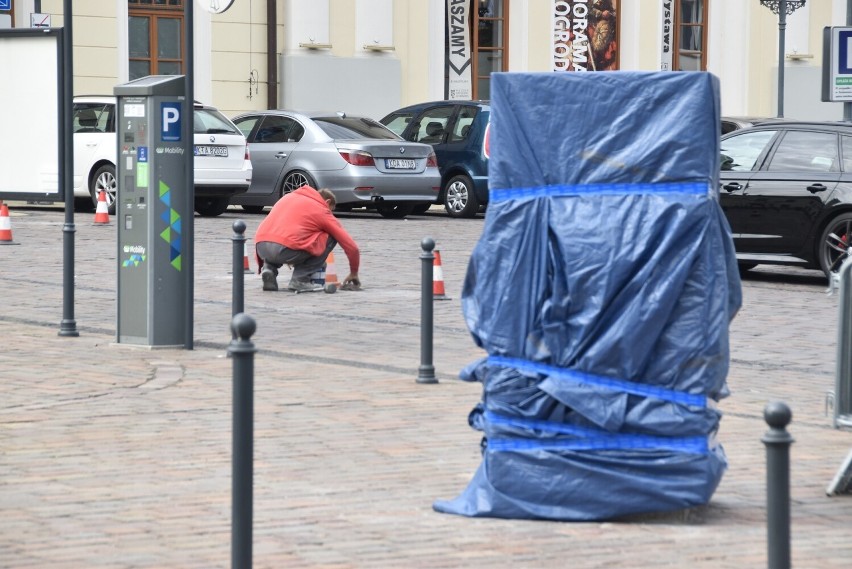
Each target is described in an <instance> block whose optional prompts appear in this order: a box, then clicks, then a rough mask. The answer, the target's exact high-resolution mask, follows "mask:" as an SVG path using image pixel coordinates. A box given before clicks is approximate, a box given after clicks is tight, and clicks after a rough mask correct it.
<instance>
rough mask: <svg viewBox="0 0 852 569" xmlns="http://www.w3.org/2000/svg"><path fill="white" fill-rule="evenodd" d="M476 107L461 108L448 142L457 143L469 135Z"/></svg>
mask: <svg viewBox="0 0 852 569" xmlns="http://www.w3.org/2000/svg"><path fill="white" fill-rule="evenodd" d="M476 112H477V108H476V107H467V106H464V107H461V108H460V109H459V114H458V116H457V117H456V123H455V124H454V125H453V131H452V132H451V133H450V138H449V140H448V142H459V141H461V140H465V139H467V137H468V136H469V135H470V126H471V125H472V124H473V119H474V118H476Z"/></svg>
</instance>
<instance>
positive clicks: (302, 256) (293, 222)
mask: <svg viewBox="0 0 852 569" xmlns="http://www.w3.org/2000/svg"><path fill="white" fill-rule="evenodd" d="M334 206H335V199H334V194H333V193H331V190H328V189H325V188H323V189H321V190H315V189H314V188H312V187H310V186H302V187H301V188H299V189H298V190H295V191H293V192H290V193H289V194H285V195H284V196H283V197H282V198H281V199H280V200H278V201H277V202H276V203H275V205H274V206H273V207H272V211H270V212H269V215H267V216H266V219H264V220H263V221H262V222H261V223H260V226H259V227H258V228H257V232H256V233H255V236H254V242H255V254H256V256H257V266H258V271H259V272H260V276H261V278H262V279H263V290H278V269H280V268H281V267H282V266H283V265H290V266H292V267H293V277H292V278H291V279H290V283H289V284H288V285H287V288H289V289H290V290H293V291H296V292H304V291H312V290H320V289H322V288H323V285H321V284H313V283H312V282H311V275H312V274H313V273H315V272H316V271H319V270H320V269H322V268H323V266H324V265H325V260H326V258H327V257H328V254H329V253H330V252H331V250H332V249H334V247H335V245H337V244H338V243H340V246H341V247H342V248H343V251H344V252H345V253H346V257H347V258H348V259H349V275H348V276H347V277H346V278H345V279H344V280H343V284H344V285H347V284H351V285H354V286H360V285H361V281H360V279H359V278H358V268H359V265H360V261H361V253H360V251H359V249H358V244H357V243H355V241H354V240H353V239H352V237H350V235H349V233H347V232H346V230H345V229H343V226H342V225H341V224H340V222H339V221H338V220H337V218H336V217H334V214H333V213H332V211H333V210H334Z"/></svg>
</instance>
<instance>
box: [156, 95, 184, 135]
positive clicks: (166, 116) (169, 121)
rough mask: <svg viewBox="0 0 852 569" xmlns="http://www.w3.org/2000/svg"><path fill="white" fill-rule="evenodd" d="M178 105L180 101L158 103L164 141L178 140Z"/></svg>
mask: <svg viewBox="0 0 852 569" xmlns="http://www.w3.org/2000/svg"><path fill="white" fill-rule="evenodd" d="M180 107H181V104H180V103H160V120H161V121H162V132H163V135H162V140H163V141H164V142H176V141H179V140H180V133H181V126H180V120H181V119H180Z"/></svg>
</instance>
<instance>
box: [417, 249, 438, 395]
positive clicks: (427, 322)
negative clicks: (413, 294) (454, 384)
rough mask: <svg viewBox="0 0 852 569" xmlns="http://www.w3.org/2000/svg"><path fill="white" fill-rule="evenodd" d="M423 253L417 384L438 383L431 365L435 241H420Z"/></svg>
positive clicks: (421, 254) (421, 257)
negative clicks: (433, 252) (433, 251)
mask: <svg viewBox="0 0 852 569" xmlns="http://www.w3.org/2000/svg"><path fill="white" fill-rule="evenodd" d="M420 247H421V248H422V249H423V252H422V253H420V261H421V262H422V268H423V270H422V276H421V280H420V367H419V368H418V370H417V383H438V380H437V379H436V378H435V366H433V365H432V329H433V321H432V307H433V295H432V270H433V269H432V262H433V261H434V259H435V255H433V254H432V250H433V249H435V240H434V239H432V238H431V237H424V238H423V240H422V241H420Z"/></svg>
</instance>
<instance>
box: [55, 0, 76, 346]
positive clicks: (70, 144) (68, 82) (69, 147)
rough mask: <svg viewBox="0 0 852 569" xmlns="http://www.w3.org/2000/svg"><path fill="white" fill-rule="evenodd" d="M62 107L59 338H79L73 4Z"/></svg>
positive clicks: (67, 5) (66, 33) (66, 31)
mask: <svg viewBox="0 0 852 569" xmlns="http://www.w3.org/2000/svg"><path fill="white" fill-rule="evenodd" d="M62 10H63V14H62V17H63V19H64V28H63V30H62V69H63V71H62V104H61V105H60V111H59V117H60V127H59V140H61V141H62V144H63V146H64V147H65V148H64V152H63V159H62V160H60V162H59V183H60V184H62V185H63V186H64V188H65V224H64V225H63V226H62V258H63V263H62V321H61V322H60V323H59V335H60V336H79V335H80V333H79V332H78V331H77V321H76V320H75V319H74V233H75V232H76V231H77V228H76V227H75V226H74V138H73V137H74V135H73V133H72V132H71V119H72V117H73V114H74V66H73V64H74V46H73V41H72V38H73V33H72V28H73V25H72V19H73V15H72V13H71V0H64V2H63V3H62Z"/></svg>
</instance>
